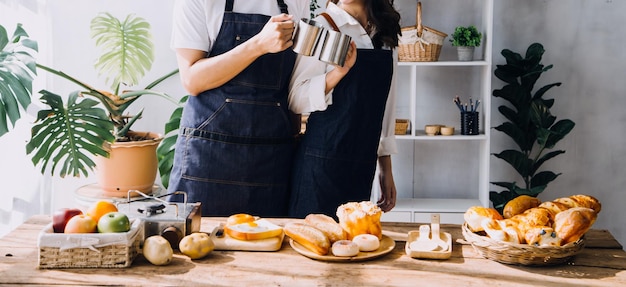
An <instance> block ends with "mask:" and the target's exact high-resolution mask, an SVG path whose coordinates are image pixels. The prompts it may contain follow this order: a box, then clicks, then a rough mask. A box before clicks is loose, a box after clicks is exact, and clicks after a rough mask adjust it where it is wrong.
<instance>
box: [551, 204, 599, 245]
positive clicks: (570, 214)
mask: <svg viewBox="0 0 626 287" xmlns="http://www.w3.org/2000/svg"><path fill="white" fill-rule="evenodd" d="M597 216H598V214H597V213H596V212H595V211H594V210H593V209H591V208H586V207H574V208H570V209H568V210H566V211H562V212H559V213H558V214H557V215H556V218H555V221H554V231H556V235H557V236H558V237H560V238H561V239H563V242H562V243H563V244H567V243H570V242H574V241H576V240H578V239H579V238H580V237H582V236H583V234H585V233H586V232H587V231H588V230H589V228H591V225H593V223H594V222H595V221H596V218H597Z"/></svg>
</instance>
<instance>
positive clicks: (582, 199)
mask: <svg viewBox="0 0 626 287" xmlns="http://www.w3.org/2000/svg"><path fill="white" fill-rule="evenodd" d="M570 198H571V199H572V200H573V201H574V202H576V204H577V205H578V207H586V208H591V209H593V211H595V212H596V213H600V210H602V204H600V201H599V200H598V199H596V198H595V197H593V196H591V195H586V194H576V195H572V196H570Z"/></svg>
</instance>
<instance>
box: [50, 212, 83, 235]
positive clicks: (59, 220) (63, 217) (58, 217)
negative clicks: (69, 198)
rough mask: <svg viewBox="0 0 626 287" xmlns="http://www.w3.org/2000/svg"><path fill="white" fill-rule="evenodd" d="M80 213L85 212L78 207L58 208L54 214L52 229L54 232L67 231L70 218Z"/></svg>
mask: <svg viewBox="0 0 626 287" xmlns="http://www.w3.org/2000/svg"><path fill="white" fill-rule="evenodd" d="M79 214H83V212H82V211H81V210H80V209H78V208H60V209H57V210H56V211H55V212H54V214H53V215H52V229H53V230H54V233H63V232H64V231H65V225H66V224H67V222H68V221H69V220H70V218H72V217H74V216H75V215H79Z"/></svg>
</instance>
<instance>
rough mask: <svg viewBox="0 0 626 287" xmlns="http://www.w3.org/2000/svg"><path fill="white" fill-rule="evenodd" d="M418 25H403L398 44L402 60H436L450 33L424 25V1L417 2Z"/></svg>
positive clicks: (399, 59) (400, 59) (399, 58)
mask: <svg viewBox="0 0 626 287" xmlns="http://www.w3.org/2000/svg"><path fill="white" fill-rule="evenodd" d="M415 19H416V22H417V23H416V24H417V25H416V26H408V27H403V28H402V29H401V31H402V37H400V39H399V44H398V61H400V62H435V61H437V60H438V59H439V54H440V53H441V47H442V46H443V40H444V39H445V38H446V37H447V36H448V34H446V33H443V32H441V31H438V30H436V29H433V28H431V27H428V26H424V25H422V3H421V2H417V15H416V18H415Z"/></svg>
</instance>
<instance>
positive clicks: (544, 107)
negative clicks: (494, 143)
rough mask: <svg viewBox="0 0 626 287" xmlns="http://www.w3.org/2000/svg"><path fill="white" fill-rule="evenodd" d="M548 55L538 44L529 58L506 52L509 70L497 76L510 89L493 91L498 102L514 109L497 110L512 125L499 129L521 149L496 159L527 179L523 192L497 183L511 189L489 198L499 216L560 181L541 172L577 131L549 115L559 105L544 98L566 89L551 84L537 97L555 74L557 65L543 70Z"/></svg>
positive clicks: (510, 184) (501, 70) (513, 185)
mask: <svg viewBox="0 0 626 287" xmlns="http://www.w3.org/2000/svg"><path fill="white" fill-rule="evenodd" d="M544 52H545V50H544V48H543V46H542V45H541V44H539V43H534V44H532V45H530V46H529V47H528V49H527V50H526V56H525V58H522V56H521V55H519V54H517V53H514V52H512V51H510V50H508V49H504V50H502V55H503V56H504V58H506V65H497V68H496V70H495V72H494V74H495V76H496V77H497V78H498V79H500V80H502V81H504V82H505V83H506V85H505V86H504V87H502V88H501V89H498V90H494V91H493V96H494V97H497V98H502V99H504V100H506V101H508V102H509V104H510V105H501V106H499V107H498V111H500V113H501V114H502V115H503V116H504V117H505V118H506V119H507V120H508V121H506V122H504V123H502V124H500V125H499V126H497V127H495V129H496V130H497V131H500V132H503V133H504V134H506V135H508V136H509V137H511V139H512V140H513V141H514V142H515V143H516V144H517V149H507V150H504V151H502V152H500V153H497V154H494V156H495V157H497V158H499V159H502V160H504V161H505V162H507V163H508V164H509V165H511V166H512V167H513V168H514V169H515V170H516V171H517V172H518V173H519V175H520V176H521V178H522V179H523V185H522V186H518V185H517V183H516V182H515V181H513V182H492V184H494V185H497V186H500V187H504V188H506V190H504V191H501V192H496V191H491V192H490V194H489V199H490V200H491V202H492V204H493V206H494V207H495V208H496V209H498V210H499V211H500V212H502V209H503V208H504V205H506V203H507V202H509V201H510V200H511V199H513V198H515V197H517V196H519V195H523V194H525V195H530V196H534V197H536V196H537V195H538V194H540V193H541V192H543V191H544V190H545V189H546V187H547V186H548V183H550V182H551V181H553V180H555V179H556V178H557V177H558V176H559V175H560V173H559V174H557V173H554V172H552V171H546V170H544V171H540V169H541V166H542V165H543V164H544V163H545V162H546V161H548V160H550V159H552V158H554V157H556V156H557V155H560V154H563V153H565V151H563V150H554V151H549V150H550V149H553V148H554V147H555V145H556V144H557V143H558V142H559V141H560V140H562V139H563V138H564V137H565V136H566V135H567V134H568V133H569V132H570V131H571V130H572V129H573V128H574V122H573V121H571V120H569V119H563V120H559V121H556V116H554V115H552V113H551V112H550V108H552V106H553V105H554V99H545V98H544V96H545V94H546V92H547V91H548V90H550V89H551V88H553V87H556V86H560V85H561V83H552V84H548V85H545V86H543V87H541V88H539V89H537V90H536V91H535V92H533V89H534V86H535V83H536V82H537V80H538V79H539V76H541V74H542V73H543V72H546V71H548V70H550V69H551V68H552V65H548V66H544V65H543V64H541V57H542V55H543V53H544Z"/></svg>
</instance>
